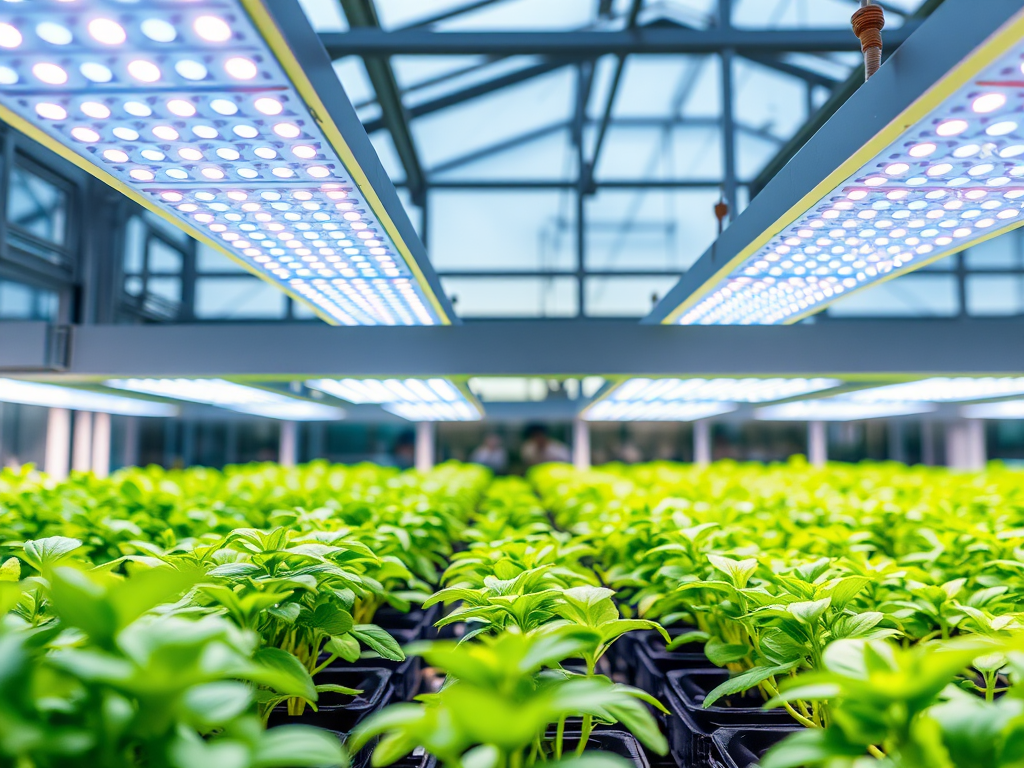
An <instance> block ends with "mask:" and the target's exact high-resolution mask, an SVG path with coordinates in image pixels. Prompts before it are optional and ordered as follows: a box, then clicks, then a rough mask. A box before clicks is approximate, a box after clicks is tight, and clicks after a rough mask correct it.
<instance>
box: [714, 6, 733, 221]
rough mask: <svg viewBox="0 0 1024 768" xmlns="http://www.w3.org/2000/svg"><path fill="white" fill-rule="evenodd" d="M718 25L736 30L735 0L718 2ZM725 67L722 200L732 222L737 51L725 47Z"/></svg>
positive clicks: (722, 82)
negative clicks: (734, 17) (733, 17)
mask: <svg viewBox="0 0 1024 768" xmlns="http://www.w3.org/2000/svg"><path fill="white" fill-rule="evenodd" d="M718 26H719V28H720V29H726V30H728V29H732V0H718ZM719 56H720V59H721V64H722V76H721V85H722V90H721V99H722V177H723V178H724V183H723V184H722V200H723V201H725V204H726V205H728V206H729V212H728V220H729V221H730V222H731V221H733V220H734V219H735V218H736V119H735V94H734V89H733V74H734V70H735V68H734V67H733V59H734V58H735V56H736V51H735V49H733V48H723V49H722V52H721V54H719Z"/></svg>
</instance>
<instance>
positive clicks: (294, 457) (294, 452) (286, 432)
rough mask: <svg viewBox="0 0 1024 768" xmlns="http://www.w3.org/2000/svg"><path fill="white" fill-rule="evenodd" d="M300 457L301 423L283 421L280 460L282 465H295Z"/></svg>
mask: <svg viewBox="0 0 1024 768" xmlns="http://www.w3.org/2000/svg"><path fill="white" fill-rule="evenodd" d="M298 459H299V425H298V423H297V422H294V421H282V422H281V437H280V443H279V444H278V461H279V462H280V464H281V466H282V467H294V466H295V465H296V464H297V463H298Z"/></svg>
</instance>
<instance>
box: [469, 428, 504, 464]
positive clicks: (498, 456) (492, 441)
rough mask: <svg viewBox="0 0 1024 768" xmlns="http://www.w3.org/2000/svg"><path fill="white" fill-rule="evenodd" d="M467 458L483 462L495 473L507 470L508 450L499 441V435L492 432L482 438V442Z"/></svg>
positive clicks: (477, 462)
mask: <svg viewBox="0 0 1024 768" xmlns="http://www.w3.org/2000/svg"><path fill="white" fill-rule="evenodd" d="M469 460H470V461H472V462H473V463H474V464H483V465H484V466H485V467H487V468H488V469H490V470H492V471H494V472H495V473H497V474H502V473H504V472H507V471H508V451H507V450H505V445H504V443H502V441H501V437H499V436H498V435H496V434H494V433H493V432H492V433H491V434H489V435H487V437H485V438H484V441H483V443H482V444H481V445H480V447H479V448H477V449H476V450H475V451H473V455H472V456H470V457H469Z"/></svg>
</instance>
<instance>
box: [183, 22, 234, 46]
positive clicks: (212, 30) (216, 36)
mask: <svg viewBox="0 0 1024 768" xmlns="http://www.w3.org/2000/svg"><path fill="white" fill-rule="evenodd" d="M192 28H193V29H195V31H196V34H197V35H199V36H200V37H201V38H203V40H208V41H210V42H211V43H223V42H226V41H227V40H230V39H231V27H229V26H228V25H227V22H226V21H224V19H221V18H218V17H217V16H200V17H199V18H198V19H196V20H195V23H194V24H193V25H192Z"/></svg>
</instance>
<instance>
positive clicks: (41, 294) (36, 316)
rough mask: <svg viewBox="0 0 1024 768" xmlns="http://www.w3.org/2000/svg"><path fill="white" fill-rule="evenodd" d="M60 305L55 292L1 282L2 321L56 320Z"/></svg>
mask: <svg viewBox="0 0 1024 768" xmlns="http://www.w3.org/2000/svg"><path fill="white" fill-rule="evenodd" d="M59 303H60V302H59V298H58V296H57V293H56V292H55V291H49V290H46V289H45V288H36V287H35V286H32V285H25V284H24V283H16V282H13V281H11V280H0V319H4V320H49V321H52V320H56V319H57V309H58V306H59Z"/></svg>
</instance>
